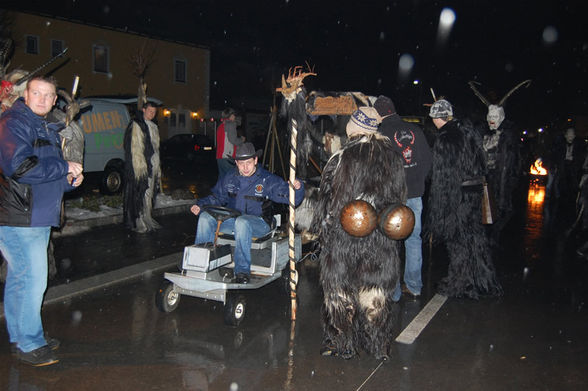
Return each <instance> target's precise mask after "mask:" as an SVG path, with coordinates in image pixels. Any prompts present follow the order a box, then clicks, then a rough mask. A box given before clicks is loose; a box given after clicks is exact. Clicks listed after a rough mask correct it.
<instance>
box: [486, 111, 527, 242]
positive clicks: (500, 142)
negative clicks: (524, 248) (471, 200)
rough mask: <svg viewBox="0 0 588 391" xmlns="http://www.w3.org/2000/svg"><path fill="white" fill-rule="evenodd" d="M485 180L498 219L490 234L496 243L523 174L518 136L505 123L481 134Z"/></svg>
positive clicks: (507, 218) (512, 127)
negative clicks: (485, 172) (490, 191)
mask: <svg viewBox="0 0 588 391" xmlns="http://www.w3.org/2000/svg"><path fill="white" fill-rule="evenodd" d="M482 136H483V143H484V144H483V145H484V155H485V159H486V167H487V169H488V172H487V180H488V184H489V185H490V189H491V190H492V191H493V193H494V199H495V200H496V206H497V208H498V217H497V220H496V223H494V225H493V227H492V230H493V231H494V237H495V239H498V235H499V234H500V231H502V229H503V228H504V226H505V225H506V223H508V220H509V219H510V217H511V215H512V212H513V205H512V198H513V193H514V192H515V190H516V188H517V186H518V183H519V179H520V176H521V173H522V167H521V165H522V162H521V153H520V139H519V132H518V130H517V129H516V128H515V125H514V123H513V122H512V121H509V120H507V119H505V120H504V121H502V122H501V124H500V126H499V127H498V129H496V130H492V129H490V128H489V127H488V126H485V127H484V131H483V133H482Z"/></svg>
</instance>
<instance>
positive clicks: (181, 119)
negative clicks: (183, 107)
mask: <svg viewBox="0 0 588 391" xmlns="http://www.w3.org/2000/svg"><path fill="white" fill-rule="evenodd" d="M178 128H180V129H186V114H185V113H179V114H178Z"/></svg>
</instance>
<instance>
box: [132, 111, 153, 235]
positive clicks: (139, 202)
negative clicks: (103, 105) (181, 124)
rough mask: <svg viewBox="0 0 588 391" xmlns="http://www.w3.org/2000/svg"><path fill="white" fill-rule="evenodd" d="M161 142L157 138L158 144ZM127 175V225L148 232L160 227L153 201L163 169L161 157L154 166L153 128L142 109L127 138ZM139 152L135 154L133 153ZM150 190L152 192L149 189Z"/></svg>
mask: <svg viewBox="0 0 588 391" xmlns="http://www.w3.org/2000/svg"><path fill="white" fill-rule="evenodd" d="M155 144H156V145H157V146H158V145H159V141H158V140H157V141H156V143H155ZM123 145H124V150H125V177H124V199H123V219H124V224H125V226H126V227H127V228H129V229H132V230H136V231H138V232H148V231H152V230H154V229H157V228H159V227H160V225H159V224H158V223H157V222H156V221H155V220H154V219H153V218H152V216H151V212H152V207H153V203H154V201H155V199H156V197H157V193H158V192H159V184H160V181H161V168H160V166H159V157H157V164H156V166H155V167H154V166H153V159H152V157H153V155H154V154H155V153H157V154H159V151H155V149H154V145H153V142H152V139H151V136H150V133H149V128H148V125H147V123H146V122H145V120H144V119H143V112H142V111H140V110H139V111H138V113H137V117H136V118H135V120H133V121H131V122H130V123H129V126H128V127H127V129H126V131H125V137H124V144H123ZM133 151H135V153H133ZM148 191H149V192H148Z"/></svg>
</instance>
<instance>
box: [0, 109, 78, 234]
mask: <svg viewBox="0 0 588 391" xmlns="http://www.w3.org/2000/svg"><path fill="white" fill-rule="evenodd" d="M62 128H63V124H62V123H48V122H47V121H46V120H45V118H42V117H40V116H38V115H36V114H35V113H33V112H32V111H31V109H30V108H29V107H28V106H27V105H26V104H25V103H24V100H23V99H22V98H20V99H18V100H17V101H16V102H14V104H13V105H12V107H11V108H10V109H9V110H7V111H6V112H5V113H4V114H3V115H2V117H0V174H2V175H1V176H0V178H1V179H0V182H1V183H0V185H1V186H0V225H8V226H30V227H48V226H58V225H59V220H60V213H61V199H62V197H63V193H64V192H65V191H69V190H72V189H73V188H74V187H73V186H71V185H70V184H69V183H68V182H67V171H68V164H67V162H66V161H65V160H64V159H63V157H62V156H63V155H62V153H61V144H60V137H59V134H58V133H57V132H58V131H59V130H61V129H62ZM11 180H12V181H16V182H18V183H19V184H21V185H22V186H19V187H22V188H24V189H25V190H24V191H22V193H24V194H25V195H26V197H25V198H26V199H25V200H22V197H20V196H21V195H22V194H17V196H16V197H15V195H14V194H11V193H15V185H14V183H13V184H12V185H10V182H11ZM15 199H16V200H20V201H22V202H20V201H19V202H15Z"/></svg>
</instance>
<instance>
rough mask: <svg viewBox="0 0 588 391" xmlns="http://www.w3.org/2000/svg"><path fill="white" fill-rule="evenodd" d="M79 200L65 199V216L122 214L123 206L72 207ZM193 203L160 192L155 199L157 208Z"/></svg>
mask: <svg viewBox="0 0 588 391" xmlns="http://www.w3.org/2000/svg"><path fill="white" fill-rule="evenodd" d="M77 201H78V200H76V199H73V200H67V201H65V217H66V218H67V219H68V220H88V219H95V218H99V217H109V216H116V215H122V206H120V207H117V208H112V207H110V206H107V205H100V211H98V212H94V211H91V210H87V209H81V208H76V207H72V206H71V205H72V204H73V203H75V202H77ZM193 203H194V200H174V199H173V198H171V197H170V196H169V195H167V194H158V195H157V199H156V200H155V209H160V208H168V207H171V206H179V205H191V204H193Z"/></svg>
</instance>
